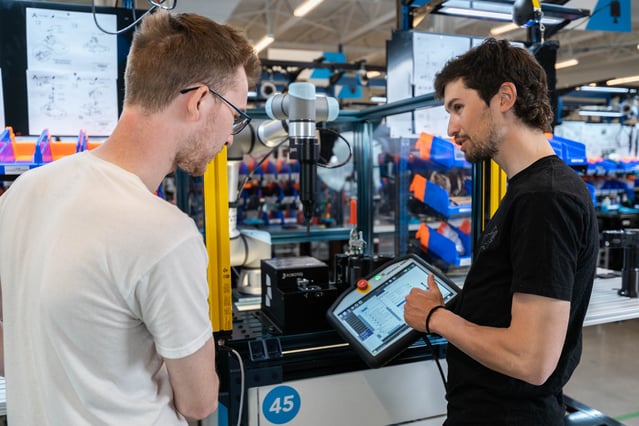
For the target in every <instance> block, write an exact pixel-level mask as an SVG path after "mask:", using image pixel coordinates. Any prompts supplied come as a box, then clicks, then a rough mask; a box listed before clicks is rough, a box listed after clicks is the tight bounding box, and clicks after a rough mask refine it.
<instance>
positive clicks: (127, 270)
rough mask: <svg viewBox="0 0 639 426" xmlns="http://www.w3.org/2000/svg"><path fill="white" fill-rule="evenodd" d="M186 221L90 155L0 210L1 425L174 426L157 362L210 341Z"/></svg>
mask: <svg viewBox="0 0 639 426" xmlns="http://www.w3.org/2000/svg"><path fill="white" fill-rule="evenodd" d="M207 265H208V257H207V253H206V250H205V247H204V243H203V239H202V236H201V235H200V233H199V232H198V230H197V228H196V226H195V224H194V222H193V220H192V219H191V218H189V217H188V216H187V215H186V214H184V213H183V212H181V211H180V210H179V209H178V208H177V207H175V206H173V205H172V204H170V203H168V202H166V201H164V200H162V199H160V198H159V197H157V196H155V195H154V194H152V193H151V192H149V190H148V189H147V188H146V187H145V185H144V184H143V183H142V181H141V180H140V179H139V178H138V177H137V176H136V175H134V174H132V173H129V172H127V171H125V170H123V169H121V168H119V167H117V166H115V165H114V164H112V163H109V162H106V161H103V160H101V159H99V158H97V157H96V156H95V155H93V154H92V153H91V152H84V153H80V154H75V155H73V156H70V157H66V158H63V159H60V160H56V161H55V162H53V163H51V164H49V165H46V166H43V167H40V168H38V169H35V170H32V171H30V172H28V173H25V174H23V175H22V176H20V177H19V178H18V179H17V180H16V181H15V182H14V183H13V185H12V186H11V187H10V188H9V190H8V191H7V192H6V193H5V194H4V195H2V197H0V282H1V283H2V299H3V314H4V327H5V335H4V338H5V371H6V381H7V410H8V413H7V416H8V418H9V419H10V422H11V423H12V424H15V425H47V424H54V425H73V426H80V425H135V426H139V425H174V424H180V425H182V424H186V423H187V422H186V421H185V419H184V418H183V417H182V416H181V415H179V414H178V413H177V412H176V411H175V408H174V405H173V394H172V389H171V386H170V383H169V378H168V374H167V371H166V367H165V365H164V363H163V360H162V357H165V358H181V357H185V356H187V355H190V354H192V353H194V352H195V351H197V350H198V349H199V348H201V347H202V345H203V344H204V343H205V342H206V341H207V340H208V339H210V338H211V333H212V328H211V323H210V319H209V307H208V300H207V298H208V285H207V276H206V268H207Z"/></svg>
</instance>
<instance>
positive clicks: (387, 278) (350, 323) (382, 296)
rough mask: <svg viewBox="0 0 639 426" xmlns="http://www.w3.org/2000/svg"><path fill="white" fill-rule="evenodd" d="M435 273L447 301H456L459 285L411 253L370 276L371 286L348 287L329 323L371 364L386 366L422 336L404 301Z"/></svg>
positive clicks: (330, 314) (332, 308) (330, 313)
mask: <svg viewBox="0 0 639 426" xmlns="http://www.w3.org/2000/svg"><path fill="white" fill-rule="evenodd" d="M431 274H432V275H434V277H435V281H436V283H437V284H438V286H439V288H440V291H441V293H442V296H443V297H444V302H445V303H449V302H450V301H452V299H453V298H454V297H455V296H456V295H457V294H458V292H459V289H458V288H457V286H456V285H455V284H454V283H453V282H452V281H450V279H449V278H448V277H446V276H445V275H444V274H443V273H442V272H441V271H439V270H437V269H436V268H434V267H433V266H431V265H429V264H428V263H426V262H425V261H423V260H422V259H421V258H418V257H417V256H415V255H410V256H407V257H403V258H400V259H396V260H393V261H391V262H389V263H387V264H386V265H384V266H382V268H380V269H379V270H377V271H376V272H375V273H373V274H372V275H371V276H369V277H368V279H367V281H368V288H367V289H365V290H362V289H358V288H355V289H351V290H347V291H346V292H345V293H344V294H343V295H342V296H341V297H340V298H339V299H338V300H337V301H336V302H335V303H334V304H333V306H332V307H331V308H330V309H329V311H328V313H327V315H328V317H329V322H330V323H331V324H332V325H333V326H334V327H335V328H336V329H337V331H338V332H339V333H340V335H342V337H344V338H345V339H346V340H347V341H348V342H349V343H351V344H352V346H353V347H354V348H355V349H356V351H357V352H359V353H360V355H362V357H363V358H364V360H365V361H366V362H367V363H368V364H369V365H371V366H379V365H382V364H384V363H386V362H388V361H389V360H390V359H392V358H393V357H394V356H396V355H397V354H399V353H400V352H401V351H402V350H404V349H405V348H406V347H408V346H409V345H410V344H412V343H413V342H414V341H415V340H416V339H417V338H418V337H419V333H418V332H416V331H415V330H413V329H412V328H411V327H409V326H408V325H407V324H406V323H405V322H404V303H405V302H406V296H407V295H408V293H409V292H410V290H411V288H413V287H420V288H424V289H427V288H428V283H427V279H428V275H431Z"/></svg>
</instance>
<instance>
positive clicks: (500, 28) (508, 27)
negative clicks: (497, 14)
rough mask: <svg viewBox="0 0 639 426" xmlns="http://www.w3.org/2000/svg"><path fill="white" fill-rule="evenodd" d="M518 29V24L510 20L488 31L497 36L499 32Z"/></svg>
mask: <svg viewBox="0 0 639 426" xmlns="http://www.w3.org/2000/svg"><path fill="white" fill-rule="evenodd" d="M518 29H519V25H517V24H515V23H513V22H510V23H508V24H504V25H500V26H498V27H495V28H492V29H491V30H490V33H491V34H492V35H494V36H498V35H500V34H504V33H507V32H510V31H515V30H518Z"/></svg>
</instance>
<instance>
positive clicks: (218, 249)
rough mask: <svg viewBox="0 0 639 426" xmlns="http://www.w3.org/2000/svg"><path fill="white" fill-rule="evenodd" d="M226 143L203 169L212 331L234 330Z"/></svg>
mask: <svg viewBox="0 0 639 426" xmlns="http://www.w3.org/2000/svg"><path fill="white" fill-rule="evenodd" d="M226 158H227V157H226V147H225V148H224V149H223V150H222V151H221V152H220V153H219V154H217V155H216V156H215V158H214V159H213V160H212V161H211V163H209V166H208V168H207V171H206V173H204V189H203V192H204V233H205V242H206V250H207V252H208V254H209V270H208V280H209V312H210V316H211V324H212V325H213V332H216V333H217V332H220V331H222V332H230V331H232V330H233V295H232V291H231V248H230V246H231V242H230V241H231V240H230V235H229V199H228V176H227V168H226V167H227V164H226V163H227V161H226Z"/></svg>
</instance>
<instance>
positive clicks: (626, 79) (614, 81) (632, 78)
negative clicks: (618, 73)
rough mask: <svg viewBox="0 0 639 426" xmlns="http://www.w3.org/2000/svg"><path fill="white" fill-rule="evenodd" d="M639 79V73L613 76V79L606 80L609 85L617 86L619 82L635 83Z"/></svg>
mask: <svg viewBox="0 0 639 426" xmlns="http://www.w3.org/2000/svg"><path fill="white" fill-rule="evenodd" d="M637 81H639V75H632V76H630V77H622V78H613V79H612V80H608V81H606V84H607V85H608V86H615V85H617V84H626V83H635V82H637Z"/></svg>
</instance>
